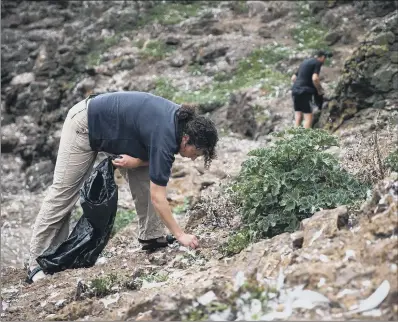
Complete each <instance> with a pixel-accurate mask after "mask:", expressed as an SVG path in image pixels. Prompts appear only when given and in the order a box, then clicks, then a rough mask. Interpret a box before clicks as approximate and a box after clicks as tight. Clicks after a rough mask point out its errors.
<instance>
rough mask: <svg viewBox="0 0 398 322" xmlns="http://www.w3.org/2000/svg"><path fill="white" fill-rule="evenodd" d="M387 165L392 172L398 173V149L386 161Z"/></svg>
mask: <svg viewBox="0 0 398 322" xmlns="http://www.w3.org/2000/svg"><path fill="white" fill-rule="evenodd" d="M385 164H386V166H387V167H388V168H390V169H391V170H392V171H395V172H398V149H396V150H395V151H392V152H391V153H390V154H389V155H388V157H387V158H386V160H385Z"/></svg>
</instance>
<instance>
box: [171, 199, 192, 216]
mask: <svg viewBox="0 0 398 322" xmlns="http://www.w3.org/2000/svg"><path fill="white" fill-rule="evenodd" d="M189 207H190V201H189V198H187V197H185V198H184V203H183V204H182V205H178V206H175V207H174V208H173V214H174V215H181V214H184V213H186V212H187V210H188V209H189Z"/></svg>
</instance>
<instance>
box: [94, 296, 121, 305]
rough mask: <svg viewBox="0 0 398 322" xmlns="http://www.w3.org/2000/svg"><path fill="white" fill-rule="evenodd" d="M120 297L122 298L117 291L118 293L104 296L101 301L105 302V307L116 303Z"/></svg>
mask: <svg viewBox="0 0 398 322" xmlns="http://www.w3.org/2000/svg"><path fill="white" fill-rule="evenodd" d="M119 298H120V294H119V293H116V294H111V295H108V296H107V297H105V298H103V299H101V300H99V301H100V302H101V303H103V304H104V306H105V308H107V307H108V305H110V304H113V303H116V302H117V301H119Z"/></svg>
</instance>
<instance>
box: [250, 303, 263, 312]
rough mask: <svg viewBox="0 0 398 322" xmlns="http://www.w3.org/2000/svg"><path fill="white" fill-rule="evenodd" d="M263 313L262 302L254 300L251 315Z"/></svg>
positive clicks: (251, 304) (251, 305)
mask: <svg viewBox="0 0 398 322" xmlns="http://www.w3.org/2000/svg"><path fill="white" fill-rule="evenodd" d="M261 311H262V304H261V301H260V300H258V299H253V300H252V301H251V303H250V313H251V315H252V316H253V315H257V314H259V313H261Z"/></svg>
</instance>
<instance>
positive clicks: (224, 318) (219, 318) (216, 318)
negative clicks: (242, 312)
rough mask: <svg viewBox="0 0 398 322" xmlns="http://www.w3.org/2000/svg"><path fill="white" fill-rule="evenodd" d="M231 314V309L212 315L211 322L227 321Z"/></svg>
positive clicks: (210, 316)
mask: <svg viewBox="0 0 398 322" xmlns="http://www.w3.org/2000/svg"><path fill="white" fill-rule="evenodd" d="M230 314H231V308H230V307H229V308H227V309H226V310H224V311H221V312H217V313H213V314H210V315H209V320H210V321H227V320H228V317H229V316H230Z"/></svg>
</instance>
